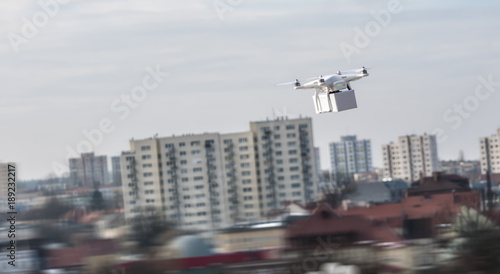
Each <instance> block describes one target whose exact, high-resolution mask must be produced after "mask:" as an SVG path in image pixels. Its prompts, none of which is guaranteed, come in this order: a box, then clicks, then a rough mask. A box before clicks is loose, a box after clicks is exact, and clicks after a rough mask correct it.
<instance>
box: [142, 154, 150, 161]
mask: <svg viewBox="0 0 500 274" xmlns="http://www.w3.org/2000/svg"><path fill="white" fill-rule="evenodd" d="M142 159H143V160H147V159H151V155H142Z"/></svg>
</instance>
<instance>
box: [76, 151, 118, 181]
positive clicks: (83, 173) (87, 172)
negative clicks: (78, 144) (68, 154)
mask: <svg viewBox="0 0 500 274" xmlns="http://www.w3.org/2000/svg"><path fill="white" fill-rule="evenodd" d="M69 176H70V181H71V184H72V185H73V186H79V187H85V186H87V187H88V186H90V187H94V186H95V185H97V186H99V185H107V184H109V177H108V158H107V157H106V156H94V153H93V152H90V153H82V155H81V157H80V158H71V159H69Z"/></svg>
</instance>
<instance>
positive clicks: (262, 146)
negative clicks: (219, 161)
mask: <svg viewBox="0 0 500 274" xmlns="http://www.w3.org/2000/svg"><path fill="white" fill-rule="evenodd" d="M250 130H251V132H252V134H253V136H254V141H255V154H256V155H255V158H256V167H257V177H258V184H259V190H260V191H259V195H260V206H261V208H262V210H263V213H267V212H270V211H272V210H275V209H278V208H281V207H283V206H284V203H285V201H293V202H296V203H299V204H302V205H305V204H307V203H309V202H313V201H316V200H318V198H317V196H318V194H319V190H318V175H317V173H316V157H315V153H314V144H313V132H312V122H311V119H310V118H305V119H302V118H301V119H292V120H288V119H287V118H285V117H282V118H281V119H277V120H271V121H261V122H252V123H250Z"/></svg>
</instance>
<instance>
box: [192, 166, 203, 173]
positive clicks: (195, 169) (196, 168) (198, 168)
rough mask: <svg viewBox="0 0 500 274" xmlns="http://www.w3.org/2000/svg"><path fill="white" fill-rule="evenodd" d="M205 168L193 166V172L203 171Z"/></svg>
mask: <svg viewBox="0 0 500 274" xmlns="http://www.w3.org/2000/svg"><path fill="white" fill-rule="evenodd" d="M202 170H203V169H202V168H201V167H195V168H193V172H201V171H202Z"/></svg>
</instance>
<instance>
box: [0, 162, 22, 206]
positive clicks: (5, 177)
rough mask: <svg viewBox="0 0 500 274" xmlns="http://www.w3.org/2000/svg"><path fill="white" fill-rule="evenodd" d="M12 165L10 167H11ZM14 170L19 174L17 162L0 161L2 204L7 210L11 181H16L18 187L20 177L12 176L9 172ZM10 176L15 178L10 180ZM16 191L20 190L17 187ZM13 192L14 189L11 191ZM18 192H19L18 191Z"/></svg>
mask: <svg viewBox="0 0 500 274" xmlns="http://www.w3.org/2000/svg"><path fill="white" fill-rule="evenodd" d="M9 166H10V167H9ZM11 171H12V172H13V173H14V175H16V176H17V170H16V164H15V163H0V197H2V198H1V199H0V206H2V208H4V209H5V210H7V203H8V197H9V196H8V193H9V183H12V182H14V183H15V186H16V187H17V181H18V178H17V177H16V176H10V177H9V172H11ZM9 178H13V179H11V180H10V181H9ZM15 189H16V191H19V190H18V189H17V188H15ZM11 192H12V191H11ZM16 193H17V192H16Z"/></svg>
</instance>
